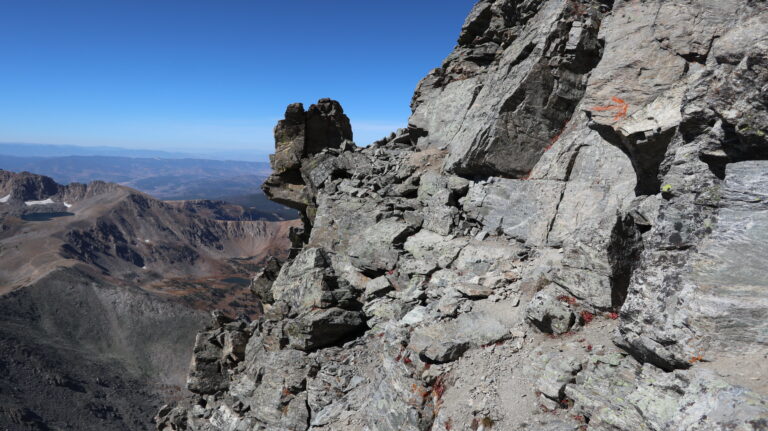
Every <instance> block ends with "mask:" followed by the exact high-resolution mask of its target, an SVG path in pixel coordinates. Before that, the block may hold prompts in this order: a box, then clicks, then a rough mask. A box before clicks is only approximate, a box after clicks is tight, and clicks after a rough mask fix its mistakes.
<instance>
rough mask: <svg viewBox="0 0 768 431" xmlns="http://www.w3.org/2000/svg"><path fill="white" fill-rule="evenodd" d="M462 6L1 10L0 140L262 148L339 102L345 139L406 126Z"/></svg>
mask: <svg viewBox="0 0 768 431" xmlns="http://www.w3.org/2000/svg"><path fill="white" fill-rule="evenodd" d="M473 3H474V1H473V0H389V1H367V0H362V1H361V0H282V1H280V0H276V1H267V0H0V142H32V143H45V144H66V145H108V146H120V147H127V148H151V149H163V150H181V151H211V150H214V149H258V150H261V151H263V152H264V153H266V152H269V151H270V150H271V149H272V148H273V140H272V127H273V126H274V124H275V122H276V121H277V120H278V119H279V118H281V117H282V114H283V112H284V110H285V106H286V105H287V104H289V103H291V102H303V103H304V104H305V106H308V105H309V104H311V103H313V102H315V101H317V99H319V98H322V97H332V98H335V99H337V100H339V101H340V102H341V103H342V105H343V106H344V109H345V112H346V113H347V115H349V117H350V119H351V120H352V126H353V131H354V133H355V141H357V143H358V145H367V144H369V143H370V142H372V141H373V140H375V139H378V138H380V137H383V136H384V135H386V134H387V133H388V132H389V131H392V130H393V129H395V128H397V127H403V126H405V125H406V123H407V118H408V115H409V114H410V109H409V107H408V105H409V103H410V98H411V95H412V94H413V90H414V88H415V86H416V84H417V83H418V81H419V79H421V78H422V77H423V76H424V75H426V73H427V72H428V71H429V70H430V69H432V68H434V67H438V66H439V65H440V63H441V61H442V59H443V58H445V57H446V56H447V55H448V54H449V53H450V50H451V49H452V48H453V47H454V45H455V41H456V38H457V37H458V33H459V30H460V28H461V24H462V23H463V20H464V18H465V16H466V14H467V13H468V12H469V10H470V9H471V7H472V5H473Z"/></svg>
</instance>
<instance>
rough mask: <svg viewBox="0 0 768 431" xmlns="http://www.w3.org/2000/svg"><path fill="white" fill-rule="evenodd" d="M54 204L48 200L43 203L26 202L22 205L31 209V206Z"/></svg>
mask: <svg viewBox="0 0 768 431" xmlns="http://www.w3.org/2000/svg"><path fill="white" fill-rule="evenodd" d="M53 203H55V202H54V201H53V200H52V199H51V198H48V199H46V200H44V201H26V202H24V205H26V206H28V207H31V206H33V205H48V204H53Z"/></svg>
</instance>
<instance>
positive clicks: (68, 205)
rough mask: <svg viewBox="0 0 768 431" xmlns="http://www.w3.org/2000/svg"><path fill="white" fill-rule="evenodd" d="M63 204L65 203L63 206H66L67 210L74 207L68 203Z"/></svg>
mask: <svg viewBox="0 0 768 431" xmlns="http://www.w3.org/2000/svg"><path fill="white" fill-rule="evenodd" d="M62 203H63V204H64V206H65V207H67V208H70V207H71V206H72V204H68V203H66V202H62Z"/></svg>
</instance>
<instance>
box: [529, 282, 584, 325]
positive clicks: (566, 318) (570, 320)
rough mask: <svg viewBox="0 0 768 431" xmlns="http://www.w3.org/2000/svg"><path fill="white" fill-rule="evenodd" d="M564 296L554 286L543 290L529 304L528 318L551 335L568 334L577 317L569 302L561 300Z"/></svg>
mask: <svg viewBox="0 0 768 431" xmlns="http://www.w3.org/2000/svg"><path fill="white" fill-rule="evenodd" d="M563 296H564V292H563V291H562V290H561V289H560V288H558V287H556V286H554V285H550V286H548V287H546V288H544V289H542V290H541V291H539V292H537V293H536V295H534V297H533V299H531V302H530V303H529V304H528V307H527V308H526V311H525V315H526V318H527V319H528V321H529V322H531V323H532V324H533V325H534V326H536V327H537V328H539V329H540V330H541V331H544V332H548V333H550V334H563V333H566V332H568V330H570V329H571V326H573V324H574V322H575V321H576V316H575V315H574V313H573V310H571V307H570V305H569V304H568V302H567V301H566V300H563V299H561V298H562V297H563Z"/></svg>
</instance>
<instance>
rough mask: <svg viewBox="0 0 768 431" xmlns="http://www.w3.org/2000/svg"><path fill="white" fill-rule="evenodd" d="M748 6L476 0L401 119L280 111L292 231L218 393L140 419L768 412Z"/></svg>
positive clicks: (757, 93)
mask: <svg viewBox="0 0 768 431" xmlns="http://www.w3.org/2000/svg"><path fill="white" fill-rule="evenodd" d="M766 22H768V5H766V4H765V3H764V2H759V1H750V0H728V1H724V2H719V3H717V4H714V3H712V2H707V1H697V0H692V1H686V2H665V1H662V0H647V1H642V2H638V1H622V0H617V1H615V2H613V1H597V0H583V1H579V0H548V1H525V0H495V1H491V0H481V1H480V2H478V3H477V4H476V5H475V7H474V8H473V10H472V11H471V13H470V15H469V17H468V18H467V21H466V23H465V25H464V27H463V28H462V31H461V34H460V37H459V45H458V46H457V48H456V49H455V50H454V52H453V53H452V54H451V55H450V56H449V57H448V58H447V59H446V60H445V62H444V64H443V65H442V67H440V68H439V69H436V70H435V71H433V72H431V73H430V75H429V76H428V77H427V78H425V79H424V80H423V81H422V82H421V83H420V84H419V87H418V89H417V91H416V94H415V95H414V99H413V102H412V108H413V116H412V117H411V119H410V124H409V128H408V129H404V130H400V131H398V132H396V133H394V134H392V135H391V136H390V137H389V138H386V139H384V140H381V141H378V142H376V143H374V144H373V145H371V146H369V147H366V148H359V147H356V146H354V145H352V144H351V143H350V142H348V141H345V140H346V139H347V137H346V136H345V135H344V134H342V133H336V134H333V139H328V140H319V141H318V142H322V145H313V146H312V148H315V149H316V150H313V151H310V152H307V151H306V148H307V147H306V142H305V140H304V138H303V137H304V136H307V135H306V134H304V135H302V133H301V132H300V131H301V130H302V127H304V128H305V127H306V118H305V117H304V116H302V115H304V114H301V115H298V114H297V113H301V112H303V111H301V110H298V109H296V106H295V105H292V107H289V110H288V112H287V113H286V119H285V120H284V121H283V122H281V123H280V125H278V128H277V131H276V140H277V144H276V146H277V149H278V152H279V154H280V155H279V156H275V158H274V159H273V163H275V169H276V173H275V174H274V175H273V178H272V179H271V180H270V185H269V186H268V187H271V192H270V193H271V195H272V196H280V199H291V200H292V202H293V205H294V206H295V207H297V208H300V209H301V210H302V211H304V215H305V218H304V229H303V232H302V235H296V236H295V239H296V240H297V243H296V245H297V251H296V253H295V255H294V257H293V258H292V259H290V260H288V261H287V262H286V263H285V264H283V266H282V268H281V269H280V274H279V275H278V276H277V278H276V279H275V280H273V281H271V280H269V279H268V278H265V277H264V276H262V277H261V278H259V280H260V281H259V283H260V284H259V286H262V287H259V288H260V289H263V290H264V291H268V292H269V293H268V294H265V295H273V297H274V300H275V301H274V304H272V305H270V306H268V307H266V309H265V317H264V318H263V319H261V320H260V321H258V322H254V323H252V324H251V327H252V328H253V330H252V335H251V336H250V339H249V341H248V346H249V347H248V348H246V351H245V359H244V360H243V361H244V364H247V365H243V366H236V367H230V368H226V369H227V370H229V371H228V373H229V374H228V377H227V381H228V382H229V389H228V390H221V391H219V392H217V393H215V394H209V393H201V392H200V391H198V394H197V395H196V397H193V398H191V399H189V400H187V401H186V402H185V403H182V404H180V405H179V406H176V407H168V408H166V409H164V410H163V411H162V412H161V414H160V415H159V416H158V424H159V427H158V429H160V430H170V429H174V430H176V429H189V430H213V429H228V430H236V429H301V430H310V429H311V430H422V431H423V430H431V431H450V430H453V429H472V430H479V429H483V430H489V429H505V430H506V429H510V430H513V429H535V430H558V431H559V430H574V431H576V430H579V431H580V430H584V429H595V430H606V431H608V430H612V431H615V430H624V431H634V430H657V431H661V430H716V429H717V430H719V429H739V430H763V429H766V428H768V385H766V383H765V379H767V378H768V365H766V362H765V359H766V357H767V356H766V355H768V344H767V343H766V336H767V335H766V325H765V318H764V317H765V316H766V313H768V303H766V297H765V281H764V280H765V279H767V277H766V276H768V272H766V269H765V268H768V265H766V258H765V257H764V256H765V253H763V251H764V249H765V246H764V243H765V241H764V240H765V232H766V230H765V229H764V225H765V219H764V218H765V217H764V215H765V210H766V208H765V199H766V196H768V190H767V189H766V184H768V182H766V172H768V171H766V168H768V161H766V159H768V157H766V152H765V148H766V144H768V142H766V129H767V128H768V118H767V117H766V106H768V103H766V102H767V101H768V99H767V98H766V92H765V89H766V88H768V87H766V86H767V85H768V72H767V70H768V69H766V60H767V59H768V58H767V56H766V52H768V50H766V40H767V37H768V36H767V35H768V26H767V25H766V24H765V23H766ZM329 104H333V102H329V101H323V102H321V105H324V106H327V105H329ZM331 111H335V112H341V111H340V109H338V110H335V109H334V110H331ZM323 118H324V119H325V120H324V121H326V125H327V127H330V128H331V129H332V130H339V129H343V127H340V126H338V124H346V123H345V122H344V121H342V120H341V119H340V117H338V116H336V117H333V116H332V115H328V116H326V117H323ZM343 118H345V117H343ZM289 125H290V127H288V126H289ZM294 126H295V127H294ZM288 130H290V131H288ZM285 136H291V137H292V138H290V139H285ZM299 137H301V138H299ZM294 138H295V139H294ZM321 147H322V148H321ZM286 154H288V155H291V156H290V157H289V156H285V155H286ZM282 160H290V163H288V162H283V161H282ZM288 165H290V171H291V172H293V173H292V174H291V175H292V176H291V178H293V179H292V180H291V181H292V182H290V181H288V180H287V179H286V178H287V176H286V174H285V172H287V171H281V169H283V168H282V166H288ZM299 242H301V243H303V244H299ZM299 246H300V247H299ZM299 248H301V250H299ZM318 316H319V317H318ZM318 319H319V321H318ZM358 319H359V320H358ZM329 322H331V323H333V324H331V323H329ZM342 322H343V323H342ZM313 325H314V326H313ZM340 327H341V328H342V329H339V328H340ZM340 334H343V335H340ZM324 337H328V338H325V339H324ZM297 340H298V341H297ZM316 340H317V341H316ZM263 351H269V352H273V355H275V356H270V357H269V359H259V358H261V356H260V355H262V354H263V353H261V352H263ZM277 355H285V358H286V362H284V363H283V367H282V368H279V369H276V370H274V373H275V376H273V377H274V378H277V379H284V381H285V382H286V384H285V385H283V388H284V389H278V387H279V386H280V385H275V384H273V383H271V382H265V380H264V378H265V377H264V376H265V374H263V371H266V370H267V369H270V367H273V364H275V362H274V361H275V360H276V359H275V357H276V356H277ZM288 358H290V360H287V359H288ZM259 360H261V361H263V363H265V364H269V365H268V366H265V367H264V368H261V369H259V371H257V370H256V369H255V366H254V365H253V364H254V363H256V362H255V361H259ZM222 369H224V368H222ZM286 373H288V374H290V376H286ZM243 381H248V382H249V383H247V384H244V383H242V382H243ZM288 383H290V384H288ZM238 385H242V387H247V388H249V389H248V390H247V391H243V390H240V389H237V388H238V387H241V386H238ZM233 388H234V389H233ZM277 399H280V400H281V401H280V402H277V401H268V400H277ZM297 399H299V400H307V401H306V404H302V406H303V407H302V408H297V407H296V404H295V400H297ZM262 406H271V407H268V409H267V410H264V408H262ZM276 409H282V410H281V411H282V412H283V413H282V414H279V415H278V414H275V413H274V412H275V410H276ZM302 420H303V421H304V422H302Z"/></svg>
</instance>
